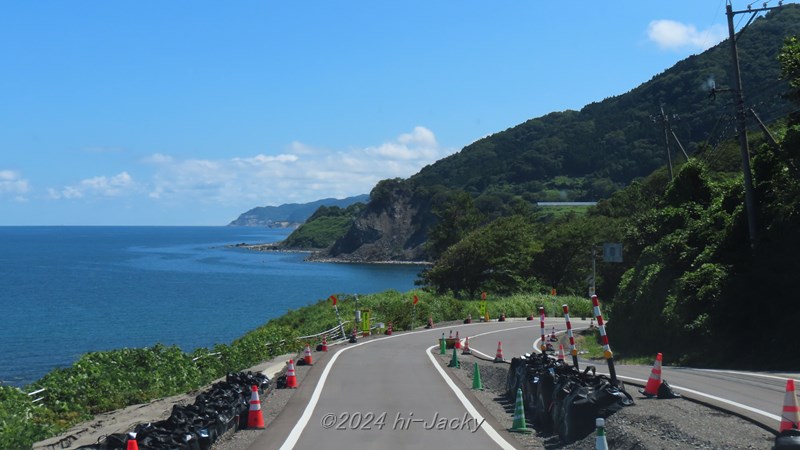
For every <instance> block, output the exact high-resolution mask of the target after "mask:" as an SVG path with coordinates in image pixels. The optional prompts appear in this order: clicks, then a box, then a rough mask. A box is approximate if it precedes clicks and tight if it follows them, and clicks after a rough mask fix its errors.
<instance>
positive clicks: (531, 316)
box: [525, 313, 533, 320]
mask: <svg viewBox="0 0 800 450" xmlns="http://www.w3.org/2000/svg"><path fill="white" fill-rule="evenodd" d="M525 320H533V313H531V314H530V315H529V316H528V318H527V319H525Z"/></svg>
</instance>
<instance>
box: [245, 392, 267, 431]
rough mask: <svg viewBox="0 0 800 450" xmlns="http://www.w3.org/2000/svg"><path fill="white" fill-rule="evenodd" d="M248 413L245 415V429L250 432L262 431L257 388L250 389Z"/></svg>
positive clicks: (262, 425)
mask: <svg viewBox="0 0 800 450" xmlns="http://www.w3.org/2000/svg"><path fill="white" fill-rule="evenodd" d="M250 390H251V392H252V393H251V394H250V411H249V412H248V414H247V428H248V429H250V430H263V429H264V428H265V427H264V414H263V413H262V412H261V400H260V399H259V398H258V386H256V385H255V384H254V385H253V386H252V387H251V388H250Z"/></svg>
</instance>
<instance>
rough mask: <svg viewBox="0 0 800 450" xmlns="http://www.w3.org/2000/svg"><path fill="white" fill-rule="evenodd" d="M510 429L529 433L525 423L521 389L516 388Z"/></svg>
mask: <svg viewBox="0 0 800 450" xmlns="http://www.w3.org/2000/svg"><path fill="white" fill-rule="evenodd" d="M511 431H516V432H517V433H530V432H531V430H529V429H528V426H527V424H526V423H525V405H523V404H522V389H521V388H517V402H516V404H514V423H512V424H511Z"/></svg>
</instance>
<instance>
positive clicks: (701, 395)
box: [597, 371, 781, 422]
mask: <svg viewBox="0 0 800 450" xmlns="http://www.w3.org/2000/svg"><path fill="white" fill-rule="evenodd" d="M597 373H602V372H600V371H598V372H597ZM606 375H608V374H606ZM617 378H621V379H625V380H630V381H637V382H639V383H642V384H646V383H647V380H642V379H641V378H633V377H626V376H622V375H617ZM670 386H671V387H672V388H673V389H678V390H681V391H684V392H687V393H690V394H694V395H696V396H699V397H704V398H707V399H710V400H716V401H718V402H722V403H725V404H726V405H731V406H734V407H736V408H740V409H744V410H745V411H750V412H752V413H756V414H759V415H762V416H764V417H766V418H768V419H773V420H775V421H777V422H780V421H781V416H777V415H775V414H770V413H768V412H766V411H762V410H760V409H756V408H753V407H752V406H747V405H743V404H741V403H737V402H734V401H731V400H728V399H724V398H722V397H717V396H716V395H711V394H706V393H705V392H700V391H695V390H694V389H689V388H685V387H682V386H677V385H674V384H670Z"/></svg>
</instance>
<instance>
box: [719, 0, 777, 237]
mask: <svg viewBox="0 0 800 450" xmlns="http://www.w3.org/2000/svg"><path fill="white" fill-rule="evenodd" d="M782 4H783V2H778V6H775V7H769V8H768V7H767V6H766V5H767V4H766V3H764V7H763V8H756V9H753V8H751V7H749V6H748V7H747V9H746V10H744V11H734V10H733V6H732V5H731V3H730V0H728V3H727V5H725V15H726V16H728V40H730V41H731V57H732V61H733V81H734V82H735V83H736V85H735V87H734V89H733V92H734V95H736V128H738V131H739V151H740V152H741V155H742V173H743V175H744V206H745V209H746V212H747V229H748V231H749V234H750V248H751V249H755V247H756V242H757V240H758V235H757V229H758V228H757V226H756V217H757V216H758V214H757V213H756V193H755V190H754V189H753V172H752V171H751V169H750V148H749V145H748V143H747V128H746V127H747V122H746V117H745V107H744V92H743V91H742V74H741V72H740V70H739V51H738V50H737V48H736V31H735V30H734V27H733V17H734V16H735V15H737V14H745V13H752V14H753V15H752V16H751V17H750V20H749V21H748V22H747V24H745V26H744V27H743V28H742V31H744V30H745V28H747V26H748V25H750V23H751V22H752V21H753V19H754V18H755V15H756V13H758V12H761V11H770V10H773V9H778V8H780V7H781V6H782Z"/></svg>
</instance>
